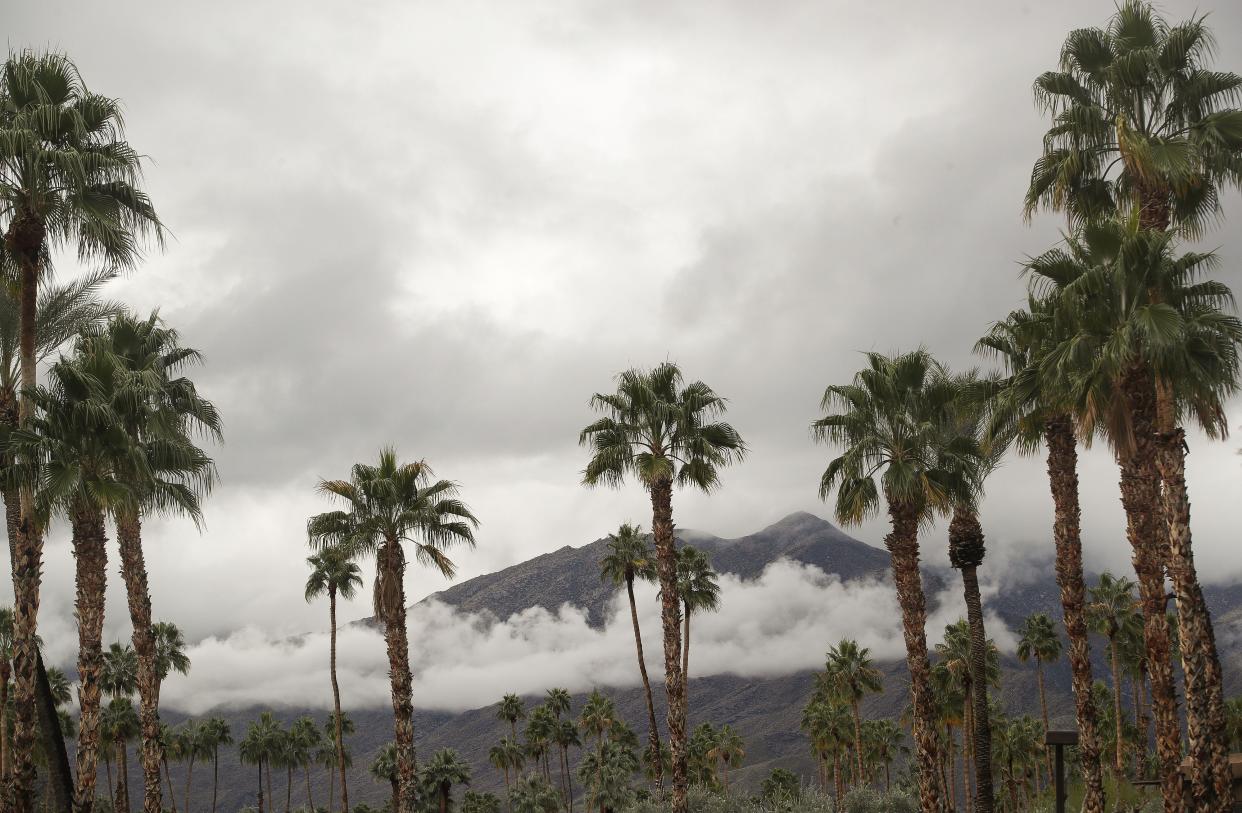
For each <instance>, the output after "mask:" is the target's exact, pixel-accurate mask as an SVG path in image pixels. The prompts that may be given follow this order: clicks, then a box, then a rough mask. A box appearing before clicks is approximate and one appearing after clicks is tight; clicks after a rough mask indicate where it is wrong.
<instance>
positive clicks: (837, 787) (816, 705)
mask: <svg viewBox="0 0 1242 813" xmlns="http://www.w3.org/2000/svg"><path fill="white" fill-rule="evenodd" d="M850 723H851V721H850V710H849V708H848V707H847V706H845V705H844V704H843V703H841V701H840V700H838V699H837V698H835V697H831V696H829V695H828V694H827V693H826V692H824V691H823V685H822V682H821V683H820V685H819V686H818V687H817V690H816V693H815V696H814V697H812V698H811V701H810V702H809V703H807V705H806V707H805V708H803V710H802V722H801V727H802V730H803V731H805V732H806V733H807V736H808V737H809V738H810V740H811V751H812V753H813V754H815V758H816V762H817V763H818V765H819V769H820V786H821V787H822V788H824V790H825V792H827V788H828V776H827V764H828V760H829V759H831V760H832V787H833V793H834V794H836V798H837V799H838V801H839V800H840V799H841V798H842V797H843V796H844V795H845V786H844V782H843V781H842V777H841V754H842V752H843V751H844V750H845V747H846V744H847V743H849V741H850V740H851V739H852V736H853V735H852V732H851V728H852V726H851V725H850Z"/></svg>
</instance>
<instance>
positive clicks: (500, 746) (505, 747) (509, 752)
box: [487, 737, 522, 807]
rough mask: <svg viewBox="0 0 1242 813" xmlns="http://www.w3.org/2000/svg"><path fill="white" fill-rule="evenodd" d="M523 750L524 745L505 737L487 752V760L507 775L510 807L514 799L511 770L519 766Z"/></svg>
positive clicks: (506, 795)
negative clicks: (510, 778)
mask: <svg viewBox="0 0 1242 813" xmlns="http://www.w3.org/2000/svg"><path fill="white" fill-rule="evenodd" d="M521 751H522V747H521V746H520V745H518V744H517V742H516V741H515V740H512V739H510V738H508V737H505V738H503V739H502V740H501V741H500V742H499V743H497V744H496V745H493V746H492V747H491V749H490V750H489V751H488V752H487V761H488V762H490V763H491V764H492V767H494V768H495V769H496V770H498V771H501V772H503V773H504V775H505V798H506V799H508V801H509V806H510V807H512V805H513V799H512V789H511V788H510V786H509V772H510V771H512V770H514V769H515V768H517V766H518V763H519V761H520V759H521Z"/></svg>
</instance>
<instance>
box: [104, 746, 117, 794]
mask: <svg viewBox="0 0 1242 813" xmlns="http://www.w3.org/2000/svg"><path fill="white" fill-rule="evenodd" d="M104 768H105V769H106V770H107V772H108V792H109V793H112V792H113V791H112V788H113V787H115V786H114V785H113V783H112V760H111V759H109V758H108V754H107V752H106V751H105V752H104Z"/></svg>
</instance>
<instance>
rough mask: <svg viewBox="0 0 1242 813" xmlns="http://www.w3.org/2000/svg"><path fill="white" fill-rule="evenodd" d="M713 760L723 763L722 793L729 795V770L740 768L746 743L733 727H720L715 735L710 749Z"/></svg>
mask: <svg viewBox="0 0 1242 813" xmlns="http://www.w3.org/2000/svg"><path fill="white" fill-rule="evenodd" d="M711 754H712V756H713V758H715V759H718V760H720V761H721V762H722V763H724V792H725V796H728V795H729V769H730V768H737V767H741V764H742V760H743V759H745V758H746V743H745V742H743V741H742V737H741V735H740V734H738V733H737V732H736V731H735V730H734V729H733V726H730V725H722V726H721V727H720V730H719V731H718V732H717V733H716V743H715V745H714V746H713V748H712V751H711Z"/></svg>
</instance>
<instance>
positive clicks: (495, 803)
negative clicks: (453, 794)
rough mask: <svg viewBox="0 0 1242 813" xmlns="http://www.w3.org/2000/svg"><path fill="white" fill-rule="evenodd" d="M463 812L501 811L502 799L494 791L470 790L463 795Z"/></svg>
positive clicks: (495, 812)
mask: <svg viewBox="0 0 1242 813" xmlns="http://www.w3.org/2000/svg"><path fill="white" fill-rule="evenodd" d="M461 813H500V800H499V799H497V798H496V794H494V793H480V792H479V791H477V790H468V791H466V792H465V794H464V795H463V796H462V797H461Z"/></svg>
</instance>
